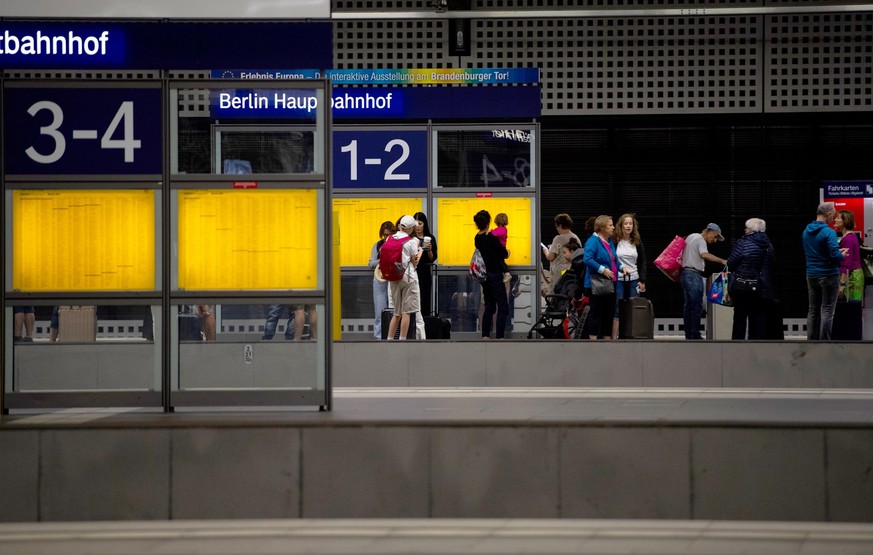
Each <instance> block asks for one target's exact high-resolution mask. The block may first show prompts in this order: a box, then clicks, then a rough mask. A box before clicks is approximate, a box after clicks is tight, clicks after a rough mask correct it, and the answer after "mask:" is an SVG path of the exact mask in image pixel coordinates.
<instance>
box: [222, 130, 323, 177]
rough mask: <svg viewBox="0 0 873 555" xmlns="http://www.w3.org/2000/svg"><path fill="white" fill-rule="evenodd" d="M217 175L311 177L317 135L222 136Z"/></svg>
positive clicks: (226, 132)
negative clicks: (297, 174)
mask: <svg viewBox="0 0 873 555" xmlns="http://www.w3.org/2000/svg"><path fill="white" fill-rule="evenodd" d="M218 136H219V140H220V145H219V150H218V151H217V153H216V160H217V161H218V164H217V165H216V168H215V173H224V174H247V173H312V171H313V167H314V159H313V157H314V144H315V132H314V131H307V130H299V131H291V130H264V129H261V130H234V129H231V128H224V129H222V130H221V131H220V132H219V133H218Z"/></svg>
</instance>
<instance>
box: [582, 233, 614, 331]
mask: <svg viewBox="0 0 873 555" xmlns="http://www.w3.org/2000/svg"><path fill="white" fill-rule="evenodd" d="M614 231H615V225H614V224H613V223H612V216H597V219H596V220H595V221H594V234H593V235H592V236H591V237H589V238H588V240H587V241H585V254H584V255H583V257H582V260H583V261H584V262H585V268H586V270H587V272H585V288H586V289H589V290H591V294H590V295H589V299H590V305H589V306H590V307H591V308H590V309H589V312H588V321H587V322H586V325H587V326H588V329H589V333H590V338H591V339H600V338H602V339H607V340H611V339H612V316H613V313H614V312H615V281H616V276H617V275H618V274H619V272H621V271H622V270H623V268H622V267H621V263H620V262H619V261H618V255H617V254H616V252H615V243H614V242H613V240H612V235H613V232H614ZM592 279H593V280H594V281H600V282H601V283H602V282H604V281H606V282H608V283H611V285H612V287H611V291H609V289H610V288H607V290H606V291H602V292H597V291H596V290H597V287H592Z"/></svg>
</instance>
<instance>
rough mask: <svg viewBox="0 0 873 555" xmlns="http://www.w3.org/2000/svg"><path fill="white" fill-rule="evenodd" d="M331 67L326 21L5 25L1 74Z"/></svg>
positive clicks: (0, 30)
mask: <svg viewBox="0 0 873 555" xmlns="http://www.w3.org/2000/svg"><path fill="white" fill-rule="evenodd" d="M332 65H333V28H332V25H331V23H327V22H325V23H321V22H281V23H265V22H244V23H239V22H232V23H189V22H170V21H153V22H117V21H106V22H75V21H67V22H61V21H51V22H49V21H43V22H18V21H2V22H0V68H3V69H40V68H44V69H61V68H78V69H206V68H214V67H331V66H332Z"/></svg>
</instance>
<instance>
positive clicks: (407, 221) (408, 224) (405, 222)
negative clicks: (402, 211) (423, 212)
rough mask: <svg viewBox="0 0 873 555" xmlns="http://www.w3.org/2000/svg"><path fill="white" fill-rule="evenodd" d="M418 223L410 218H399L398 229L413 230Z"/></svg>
mask: <svg viewBox="0 0 873 555" xmlns="http://www.w3.org/2000/svg"><path fill="white" fill-rule="evenodd" d="M417 223H418V222H416V221H415V218H413V217H412V216H403V217H402V218H400V227H402V228H404V229H413V228H414V227H415V226H416V224H417Z"/></svg>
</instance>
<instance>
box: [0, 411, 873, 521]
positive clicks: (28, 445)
mask: <svg viewBox="0 0 873 555" xmlns="http://www.w3.org/2000/svg"><path fill="white" fill-rule="evenodd" d="M0 453H2V456H0V492H2V495H0V520H2V521H71V520H76V521H81V520H118V519H146V520H148V519H161V520H163V519H202V518H297V517H307V518H320V517H327V518H336V517H489V518H509V517H516V518H518V517H525V518H526V517H530V518H543V517H548V518H554V517H558V518H655V519H740V520H745V519H754V520H789V521H804V520H807V521H865V522H870V521H873V502H871V500H873V479H871V477H870V472H869V469H870V468H871V466H873V430H870V429H851V428H839V427H836V428H834V427H829V428H822V427H815V426H810V427H807V428H803V429H801V428H775V427H739V426H734V427H731V426H728V427H720V426H706V427H703V426H689V425H673V426H670V425H658V424H653V425H651V426H621V425H612V426H597V425H584V424H578V423H568V424H567V425H560V424H558V425H555V424H551V425H533V424H532V425H529V426H528V425H493V426H491V425H447V424H436V425H422V426H414V425H408V424H403V425H390V424H389V425H384V426H371V425H335V426H328V425H300V426H285V427H282V426H263V427H257V426H256V427H251V426H249V427H233V426H220V425H216V426H210V425H208V424H207V425H204V426H201V427H185V428H181V427H149V428H131V429H118V428H111V427H109V428H86V429H39V430H35V429H10V428H5V429H0Z"/></svg>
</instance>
